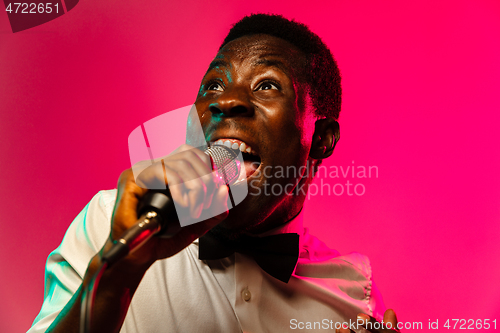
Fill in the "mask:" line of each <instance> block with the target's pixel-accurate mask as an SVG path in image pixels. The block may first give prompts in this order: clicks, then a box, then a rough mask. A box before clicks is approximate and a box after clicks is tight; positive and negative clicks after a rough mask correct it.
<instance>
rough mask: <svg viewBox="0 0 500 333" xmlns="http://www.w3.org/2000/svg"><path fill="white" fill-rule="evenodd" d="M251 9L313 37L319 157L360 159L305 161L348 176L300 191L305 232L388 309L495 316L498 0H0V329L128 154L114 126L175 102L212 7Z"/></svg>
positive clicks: (196, 59) (16, 323) (208, 39)
mask: <svg viewBox="0 0 500 333" xmlns="http://www.w3.org/2000/svg"><path fill="white" fill-rule="evenodd" d="M252 12H270V13H280V14H283V15H285V16H286V17H289V18H295V19H297V20H299V21H301V22H304V23H306V24H308V25H309V26H310V27H311V29H312V30H313V31H315V32H316V33H318V34H319V35H320V36H321V37H323V39H324V41H325V42H326V43H327V44H328V45H329V46H330V48H331V50H332V52H333V53H334V55H335V56H336V58H337V60H338V63H339V66H340V69H341V72H342V75H343V89H344V97H343V107H342V113H341V118H340V124H341V129H342V131H341V132H342V138H341V140H340V142H339V145H338V147H337V149H336V152H335V154H334V156H333V157H332V158H331V159H330V160H329V161H328V162H326V163H325V165H326V166H328V167H333V166H342V167H343V168H344V169H345V168H347V167H348V166H352V165H355V166H357V167H358V166H376V167H377V168H378V177H375V176H376V175H375V174H373V173H372V178H371V179H365V178H358V177H354V178H353V177H352V174H351V175H348V176H347V178H344V177H343V176H342V175H340V178H331V177H323V182H324V183H327V184H329V185H331V186H334V185H335V184H337V183H340V184H346V182H347V181H348V180H349V181H350V182H351V183H352V184H362V186H361V185H358V187H357V189H358V194H359V193H360V192H361V190H362V189H364V191H365V192H364V194H363V195H352V196H349V195H348V194H347V193H344V194H343V195H339V196H337V195H335V194H330V195H328V194H324V195H322V196H321V195H315V196H311V199H310V201H309V202H308V203H307V206H306V208H305V217H306V224H307V226H309V227H310V229H311V231H312V233H314V234H316V235H318V236H321V237H322V238H323V239H324V240H325V241H326V243H327V244H328V245H330V246H331V247H333V248H336V249H338V250H339V251H341V252H343V253H347V252H351V251H358V252H362V253H364V254H367V255H368V256H369V257H370V258H371V260H372V265H373V268H374V275H375V279H376V282H377V284H378V286H379V287H380V289H381V291H382V293H383V295H384V298H385V302H386V305H387V306H389V307H393V308H394V309H396V312H397V313H398V315H399V319H400V320H401V321H422V322H423V323H424V327H426V326H427V323H428V320H429V319H431V320H435V319H439V320H440V324H441V323H443V322H444V320H446V319H447V318H457V319H460V318H464V319H469V318H471V319H487V318H489V319H495V318H496V319H497V321H500V301H499V300H500V284H499V283H498V279H499V278H498V277H499V276H500V265H499V259H498V258H499V256H500V247H499V246H498V241H499V239H500V223H499V220H500V186H499V185H500V177H499V170H500V157H499V156H500V154H499V148H498V144H499V140H498V137H497V136H498V133H499V130H498V128H499V126H500V116H499V114H500V97H499V96H500V94H499V91H500V61H499V59H500V3H499V2H498V1H494V0H490V1H488V0H482V1H480V0H470V1H457V0H454V1H451V0H450V1H439V2H438V1H434V0H432V1H430V0H424V1H411V2H409V1H387V2H385V1H384V2H378V3H376V4H375V2H374V1H368V0H365V1H347V0H345V1H325V2H315V1H280V2H271V1H253V2H251V4H250V2H245V3H243V2H241V3H240V2H239V1H233V2H227V3H225V2H222V1H210V2H207V3H204V2H194V1H189V0H188V1H168V2H167V1H147V2H146V1H144V2H139V1H124V0H122V1H119V2H118V1H106V0H104V1H90V0H82V1H80V3H79V4H78V5H77V6H76V7H75V8H74V9H73V10H72V11H71V12H69V13H68V14H66V15H63V16H62V17H60V18H58V19H56V20H54V21H51V22H49V23H47V24H44V25H41V26H38V27H36V28H33V29H30V30H27V31H26V32H21V33H16V34H13V33H12V32H11V31H10V27H9V25H8V20H7V15H6V14H0V133H1V139H2V140H1V145H0V154H1V159H0V171H1V175H2V186H1V187H0V191H1V192H0V196H1V198H2V200H0V212H1V224H0V244H1V245H0V247H1V251H0V267H1V274H0V331H1V332H21V331H26V330H27V329H28V328H29V326H30V324H31V322H32V321H33V319H34V318H35V316H36V314H37V313H38V311H39V309H40V306H41V304H42V299H43V274H44V264H45V259H46V257H47V255H48V254H49V252H50V251H52V250H53V249H54V248H55V247H57V246H58V244H59V242H60V241H61V239H62V237H63V235H64V232H65V230H66V228H67V227H68V225H69V223H70V222H71V221H72V219H73V218H74V217H75V216H76V215H77V213H78V212H79V211H80V210H81V209H82V208H83V207H84V205H85V204H86V203H87V202H88V201H89V200H90V199H91V197H92V196H93V195H94V194H95V193H96V192H97V191H99V190H101V189H111V188H114V187H115V183H116V180H117V178H118V176H119V174H120V172H121V170H123V169H125V168H128V167H129V160H128V148H127V137H128V135H129V133H130V132H131V131H132V130H133V129H134V128H135V127H137V126H138V125H140V124H141V123H143V122H144V121H146V120H149V119H151V118H153V117H154V116H156V115H159V114H162V113H163V112H166V111H168V110H172V109H175V108H178V107H182V106H185V105H188V104H190V103H191V102H193V101H194V97H195V94H196V91H197V89H198V84H199V82H200V79H201V77H202V75H203V73H204V71H205V69H206V68H207V66H208V64H209V61H210V60H211V58H212V57H213V56H214V55H215V53H216V50H217V47H218V45H219V44H220V42H221V41H222V39H223V37H224V34H225V33H226V32H227V31H228V29H229V27H230V24H231V23H234V22H235V21H236V20H238V19H239V18H241V17H242V16H243V15H245V14H249V13H252ZM317 184H319V185H320V184H321V179H318V181H317ZM340 189H341V187H340V185H339V186H337V187H336V191H337V194H338V193H339V192H340ZM352 190H353V188H351V191H352ZM283 324H284V327H286V325H287V324H288V323H283ZM499 324H500V323H499ZM423 331H427V330H426V329H424V330H423Z"/></svg>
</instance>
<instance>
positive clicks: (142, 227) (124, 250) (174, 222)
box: [102, 188, 181, 266]
mask: <svg viewBox="0 0 500 333" xmlns="http://www.w3.org/2000/svg"><path fill="white" fill-rule="evenodd" d="M138 212H139V214H140V216H141V217H140V218H139V219H138V220H137V223H136V224H134V225H133V226H132V227H131V228H130V229H127V230H126V231H125V233H124V234H123V235H122V236H121V237H120V239H119V240H118V241H117V242H116V243H115V244H114V245H113V247H112V248H111V249H110V250H109V251H108V252H106V253H105V254H104V255H103V256H102V260H103V261H105V262H107V263H108V266H111V265H112V264H114V263H116V262H117V261H118V260H120V259H122V258H124V257H126V256H127V255H128V254H129V253H132V252H134V251H135V250H137V249H138V248H139V247H140V246H141V245H142V244H144V243H146V241H147V240H148V239H150V238H151V237H153V236H154V235H156V234H158V233H159V234H161V236H162V237H165V238H170V237H173V236H174V235H175V234H177V233H178V232H179V231H180V230H181V226H180V224H179V218H178V217H177V213H176V211H175V205H174V202H173V200H172V199H171V196H170V191H169V190H168V188H167V190H165V191H163V192H153V191H149V192H147V193H146V194H145V196H144V197H143V198H142V200H141V202H140V204H139V207H138Z"/></svg>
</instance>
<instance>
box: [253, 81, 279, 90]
mask: <svg viewBox="0 0 500 333" xmlns="http://www.w3.org/2000/svg"><path fill="white" fill-rule="evenodd" d="M280 89H281V87H280V86H279V84H277V83H276V82H273V81H264V82H262V83H261V84H260V85H259V86H258V87H257V89H255V91H258V90H280Z"/></svg>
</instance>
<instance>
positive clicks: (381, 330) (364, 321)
mask: <svg viewBox="0 0 500 333" xmlns="http://www.w3.org/2000/svg"><path fill="white" fill-rule="evenodd" d="M357 320H358V324H359V325H362V326H363V327H364V328H365V329H366V330H367V331H368V332H372V333H390V332H397V331H396V330H394V329H392V328H395V326H392V323H391V324H389V325H386V323H385V321H383V322H379V321H377V319H375V318H373V317H371V316H369V315H367V314H364V313H360V314H358V318H357Z"/></svg>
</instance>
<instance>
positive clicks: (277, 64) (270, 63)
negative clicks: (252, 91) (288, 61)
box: [252, 58, 290, 75]
mask: <svg viewBox="0 0 500 333" xmlns="http://www.w3.org/2000/svg"><path fill="white" fill-rule="evenodd" d="M252 66H267V67H274V68H276V69H278V70H280V71H281V72H283V73H284V74H286V75H288V74H290V71H289V69H288V67H287V66H286V65H285V64H284V63H283V62H282V61H280V60H276V59H275V60H271V59H266V58H260V59H257V60H255V61H254V62H252Z"/></svg>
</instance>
